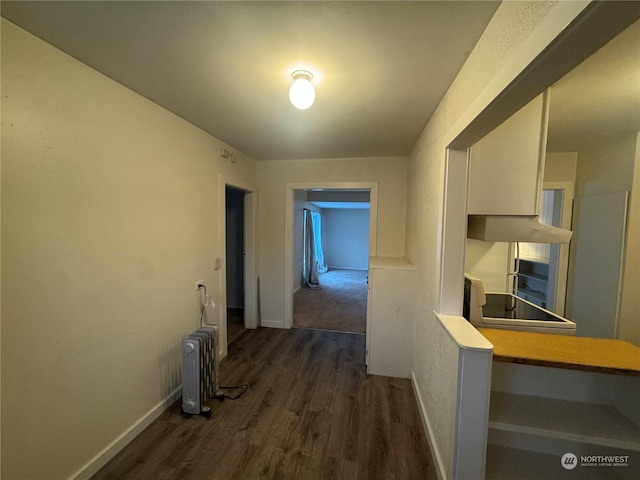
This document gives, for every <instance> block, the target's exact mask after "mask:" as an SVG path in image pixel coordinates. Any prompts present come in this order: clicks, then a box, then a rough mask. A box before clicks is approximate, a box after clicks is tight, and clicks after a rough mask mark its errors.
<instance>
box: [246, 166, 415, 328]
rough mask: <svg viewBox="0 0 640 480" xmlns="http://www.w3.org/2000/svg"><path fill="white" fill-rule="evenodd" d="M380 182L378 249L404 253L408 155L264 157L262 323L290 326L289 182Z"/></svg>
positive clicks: (261, 168) (261, 184)
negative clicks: (287, 321)
mask: <svg viewBox="0 0 640 480" xmlns="http://www.w3.org/2000/svg"><path fill="white" fill-rule="evenodd" d="M323 182H324V183H333V182H348V183H350V182H352V183H363V182H378V205H377V206H378V222H377V231H376V237H377V249H376V251H375V252H373V251H372V252H371V255H379V256H403V254H404V241H405V239H404V231H405V205H406V204H405V189H406V182H407V158H406V157H375V158H340V159H320V160H275V161H266V162H259V163H258V189H259V191H260V219H259V234H260V267H259V270H260V298H261V315H262V325H269V326H278V327H284V318H285V312H284V309H285V302H289V300H290V299H285V298H284V297H285V294H284V292H285V288H284V283H285V280H284V279H285V272H284V254H285V252H284V244H285V239H284V232H285V195H286V189H287V187H286V186H287V184H288V183H323Z"/></svg>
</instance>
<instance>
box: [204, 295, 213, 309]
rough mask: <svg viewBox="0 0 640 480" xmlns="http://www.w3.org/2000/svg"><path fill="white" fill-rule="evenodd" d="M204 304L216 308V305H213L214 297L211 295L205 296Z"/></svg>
mask: <svg viewBox="0 0 640 480" xmlns="http://www.w3.org/2000/svg"><path fill="white" fill-rule="evenodd" d="M204 304H205V305H206V306H207V307H211V306H215V303H213V296H212V295H211V294H210V293H208V294H207V295H205V296H204Z"/></svg>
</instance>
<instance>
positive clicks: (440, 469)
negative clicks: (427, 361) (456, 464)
mask: <svg viewBox="0 0 640 480" xmlns="http://www.w3.org/2000/svg"><path fill="white" fill-rule="evenodd" d="M411 386H412V387H413V393H414V395H415V396H416V401H417V402H418V411H419V412H420V418H421V419H422V426H423V427H424V431H425V433H426V434H427V440H428V442H429V448H430V449H431V456H432V457H433V459H434V461H435V462H436V474H437V475H438V480H446V478H447V473H446V470H445V467H444V464H443V462H442V457H441V456H440V450H439V449H438V444H437V443H436V440H435V437H434V434H433V428H431V422H430V421H429V415H428V414H427V409H426V408H425V406H424V402H423V401H422V396H421V395H420V390H419V389H418V382H417V381H416V375H415V373H414V372H413V371H412V372H411Z"/></svg>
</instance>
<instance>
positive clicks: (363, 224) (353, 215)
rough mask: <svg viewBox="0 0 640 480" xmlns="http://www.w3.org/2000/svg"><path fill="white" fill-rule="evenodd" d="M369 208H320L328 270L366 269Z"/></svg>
mask: <svg viewBox="0 0 640 480" xmlns="http://www.w3.org/2000/svg"><path fill="white" fill-rule="evenodd" d="M369 214H370V212H369V209H364V208H361V209H351V208H325V209H323V215H322V220H323V225H324V255H325V259H326V260H327V265H328V266H329V268H349V269H354V270H367V269H368V267H369Z"/></svg>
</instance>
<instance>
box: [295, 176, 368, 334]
mask: <svg viewBox="0 0 640 480" xmlns="http://www.w3.org/2000/svg"><path fill="white" fill-rule="evenodd" d="M313 189H324V190H356V189H357V190H368V191H369V256H372V255H376V252H377V238H376V237H377V232H378V182H314V183H287V184H286V186H285V209H284V212H285V219H284V328H287V329H288V328H291V327H293V291H294V287H293V279H294V276H295V274H296V272H294V271H293V265H294V262H293V245H294V240H293V236H294V231H293V223H294V218H293V217H294V214H295V212H294V205H295V199H294V196H295V191H296V190H313ZM367 335H368V332H367Z"/></svg>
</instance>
